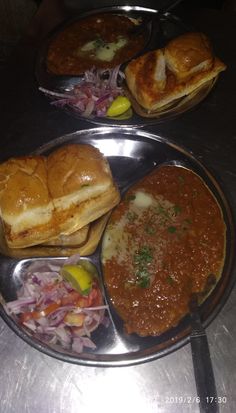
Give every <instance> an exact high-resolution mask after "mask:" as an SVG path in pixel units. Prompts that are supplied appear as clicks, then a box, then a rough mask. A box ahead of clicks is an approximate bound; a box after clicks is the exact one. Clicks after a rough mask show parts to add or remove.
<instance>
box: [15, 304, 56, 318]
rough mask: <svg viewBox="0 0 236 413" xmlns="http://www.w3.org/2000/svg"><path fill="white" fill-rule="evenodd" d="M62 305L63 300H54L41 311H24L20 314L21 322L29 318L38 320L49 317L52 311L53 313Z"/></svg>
mask: <svg viewBox="0 0 236 413" xmlns="http://www.w3.org/2000/svg"><path fill="white" fill-rule="evenodd" d="M60 306H61V302H60V301H59V302H54V303H51V304H49V305H48V306H47V307H46V308H44V309H43V310H40V311H37V310H36V311H28V312H26V313H22V314H21V315H20V321H21V323H25V322H26V321H29V320H32V319H33V320H37V319H38V318H41V317H47V316H48V315H49V314H50V313H53V312H54V311H56V310H57V309H58V308H59V307H60Z"/></svg>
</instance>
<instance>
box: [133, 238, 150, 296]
mask: <svg viewBox="0 0 236 413" xmlns="http://www.w3.org/2000/svg"><path fill="white" fill-rule="evenodd" d="M152 260H153V255H152V251H151V248H150V247H148V246H144V247H142V248H140V249H139V251H138V252H137V253H136V254H135V255H134V265H135V267H136V270H135V275H136V278H137V281H136V284H137V285H138V286H139V287H142V288H148V287H149V286H150V272H149V270H148V264H150V262H151V261H152Z"/></svg>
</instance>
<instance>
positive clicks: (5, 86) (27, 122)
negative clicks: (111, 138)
mask: <svg viewBox="0 0 236 413" xmlns="http://www.w3.org/2000/svg"><path fill="white" fill-rule="evenodd" d="M184 18H185V19H189V20H190V21H191V22H192V23H193V24H194V25H195V27H196V28H198V29H199V30H203V31H205V33H207V34H208V35H209V36H210V37H211V39H212V41H213V44H214V45H215V49H216V53H217V54H218V55H219V56H220V57H221V58H222V60H223V61H224V62H225V63H226V64H227V66H228V68H227V70H226V72H224V73H223V74H222V75H221V76H220V79H219V81H218V83H217V85H216V87H215V88H214V90H213V91H212V92H211V94H210V96H208V98H207V99H206V100H205V101H204V102H202V103H201V104H200V105H199V106H198V107H196V108H195V109H194V110H192V111H191V112H188V113H186V114H184V115H182V116H180V117H179V118H177V119H175V120H171V121H168V122H164V123H161V124H158V125H155V126H150V127H149V128H148V130H149V131H150V132H153V133H156V134H158V135H161V136H162V137H167V138H169V139H171V140H173V141H174V142H176V143H178V144H180V145H183V146H184V147H185V148H187V149H188V150H189V151H191V152H192V153H193V154H194V155H195V156H196V157H197V158H198V159H199V160H201V161H202V162H203V163H204V164H205V165H206V166H207V167H208V169H209V170H210V171H211V172H212V173H213V174H214V175H215V177H216V178H217V179H218V181H219V183H220V184H221V185H222V186H223V188H224V191H225V194H226V196H227V198H228V199H229V202H230V204H231V207H232V211H233V214H234V219H235V214H236V162H235V154H236V129H235V119H236V109H235V101H234V96H235V92H236V75H235V73H236V49H235V45H234V39H235V38H236V25H235V16H232V15H228V14H224V13H219V12H217V11H207V10H205V11H204V12H203V11H196V12H194V13H190V12H188V14H187V15H186V16H184ZM35 49H36V47H35V45H33V44H32V43H31V42H30V41H25V42H22V44H20V45H19V46H18V47H17V48H16V50H15V52H14V54H13V56H12V58H11V59H10V61H9V63H8V65H7V67H6V69H4V70H2V73H1V74H2V76H1V89H0V90H1V129H0V130H1V141H0V142H1V146H0V160H5V159H7V158H8V157H10V156H11V155H16V154H18V155H20V154H25V153H29V152H30V151H31V150H34V149H35V148H37V147H38V146H39V145H41V144H43V143H46V142H48V141H50V140H52V139H54V138H56V137H58V136H61V135H63V134H66V133H70V132H73V131H76V130H78V129H85V128H91V127H93V126H94V125H92V124H90V123H88V122H82V121H78V120H77V119H74V118H73V117H70V116H69V115H68V114H66V113H63V112H61V111H60V110H59V109H57V108H55V107H51V106H50V105H49V104H48V101H47V100H46V99H45V97H44V96H42V95H41V94H40V93H39V92H38V90H37V85H36V81H35V79H34V57H35ZM234 271H236V268H235V267H234ZM235 317H236V287H234V289H233V291H232V293H231V295H230V297H229V299H228V301H227V303H226V304H225V306H224V307H223V309H222V310H221V312H220V314H219V315H218V316H217V317H216V319H215V320H214V321H213V322H212V323H211V325H210V326H209V327H208V328H207V336H208V339H209V345H210V351H211V356H212V361H213V367H214V373H215V379H216V385H217V391H218V396H219V397H220V398H221V399H219V407H220V412H230V413H232V412H233V411H235V409H236V394H235V382H236V362H235V339H236V323H235ZM0 363H1V369H0V411H1V412H4V413H15V412H16V413H18V412H19V413H28V412H30V413H31V412H42V413H62V412H63V413H74V412H78V411H82V412H83V413H86V412H91V411H96V412H107V411H109V410H112V412H114V413H116V412H121V411H135V412H137V413H138V412H144V411H145V412H146V413H151V412H157V411H158V412H163V413H166V412H170V413H175V412H177V413H178V412H198V411H199V406H198V403H197V401H196V386H195V381H194V374H193V367H192V358H191V350H190V345H189V344H188V345H186V346H185V347H182V348H181V349H179V350H178V351H176V352H174V353H172V354H170V355H168V356H166V357H164V358H161V359H157V360H156V361H153V362H150V363H146V364H141V365H136V366H132V367H120V368H101V367H99V368H98V367H97V368H95V367H84V366H78V365H71V364H68V363H65V362H62V361H58V360H56V359H53V358H50V357H49V356H47V355H44V354H42V353H40V352H38V351H37V350H35V349H33V348H31V347H30V346H29V345H28V344H26V343H25V342H24V341H22V340H21V339H20V338H19V337H18V336H16V335H15V333H13V332H12V331H11V330H10V329H9V327H8V326H7V325H6V324H5V322H4V321H3V320H0Z"/></svg>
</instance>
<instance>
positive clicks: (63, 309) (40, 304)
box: [5, 254, 108, 353]
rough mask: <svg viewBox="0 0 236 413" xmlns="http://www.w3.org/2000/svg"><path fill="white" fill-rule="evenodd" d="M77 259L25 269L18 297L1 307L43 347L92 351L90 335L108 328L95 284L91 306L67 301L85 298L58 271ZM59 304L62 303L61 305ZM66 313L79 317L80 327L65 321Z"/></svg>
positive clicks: (89, 300) (91, 294)
mask: <svg viewBox="0 0 236 413" xmlns="http://www.w3.org/2000/svg"><path fill="white" fill-rule="evenodd" d="M79 258H80V256H79V255H78V254H76V255H74V256H72V257H69V258H68V259H66V260H65V261H64V262H63V263H62V261H58V262H56V263H55V264H52V263H49V262H47V261H46V260H39V261H37V262H34V263H33V264H31V265H30V266H29V267H28V269H27V272H26V274H25V279H24V280H23V281H22V287H21V288H20V289H19V291H18V298H17V299H16V300H14V301H11V302H8V303H6V304H5V310H6V312H7V313H8V314H9V315H11V316H13V317H14V318H15V319H16V320H18V321H19V322H20V323H22V324H23V325H24V327H26V328H27V329H28V330H29V332H30V334H31V335H32V334H33V335H35V337H37V338H39V339H40V340H42V341H44V342H46V343H47V344H51V345H52V344H60V345H61V346H62V347H63V348H64V349H68V350H72V351H74V352H77V353H79V352H82V351H83V350H84V348H89V349H91V350H93V349H95V348H96V344H95V343H94V342H93V341H92V340H91V333H92V332H93V331H94V330H96V329H97V328H98V327H99V326H100V325H103V326H106V327H107V326H108V321H107V320H108V317H107V316H105V310H106V308H107V306H106V305H104V304H103V303H102V302H101V303H100V301H102V299H100V297H101V292H100V291H99V290H98V283H97V281H94V283H93V286H92V290H91V291H90V293H89V295H88V296H87V301H88V303H92V304H91V305H90V304H89V305H87V306H84V304H83V305H82V306H79V301H78V303H75V302H73V301H72V302H70V297H74V296H75V297H77V296H78V300H79V299H80V297H81V299H82V300H85V302H86V297H85V296H80V294H79V293H78V292H76V294H77V295H76V294H75V290H74V289H73V287H72V286H71V285H70V284H69V283H68V282H67V281H64V279H63V278H62V276H61V274H60V270H61V267H62V265H63V264H72V265H73V264H76V263H78V261H79ZM97 297H99V305H98V301H97ZM65 299H66V300H65ZM93 300H94V301H93ZM67 301H68V303H67ZM61 302H66V304H64V305H62V304H61ZM83 302H84V301H83ZM93 302H94V304H93ZM67 314H72V315H73V317H75V319H76V317H77V315H78V317H79V315H80V314H83V317H82V324H81V322H80V323H79V324H78V325H76V323H75V322H74V318H73V319H72V323H70V322H66V321H65V317H66V315H67ZM76 320H77V319H76ZM80 320H81V317H80Z"/></svg>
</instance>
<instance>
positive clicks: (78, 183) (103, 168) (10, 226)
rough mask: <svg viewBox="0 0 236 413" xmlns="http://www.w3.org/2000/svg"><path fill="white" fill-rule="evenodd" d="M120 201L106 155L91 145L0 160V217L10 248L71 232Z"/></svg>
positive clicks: (75, 145) (104, 212) (43, 240)
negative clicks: (45, 154)
mask: <svg viewBox="0 0 236 413" xmlns="http://www.w3.org/2000/svg"><path fill="white" fill-rule="evenodd" d="M119 200H120V194H119V191H118V189H117V187H116V185H115V183H114V181H113V178H112V174H111V171H110V167H109V164H108V162H107V160H106V159H105V157H104V156H103V155H102V154H101V152H100V151H99V150H98V149H96V148H95V147H93V146H91V145H85V144H84V145H83V144H72V145H66V146H63V147H60V148H59V149H57V150H55V151H54V152H52V153H51V154H50V155H49V156H48V157H45V156H30V157H27V156H26V157H22V158H11V159H9V160H8V161H6V162H4V163H3V164H1V165H0V209H1V218H2V222H3V226H4V232H5V237H6V242H7V245H8V247H10V248H25V247H29V246H33V245H38V244H43V243H47V242H50V241H51V240H53V239H56V238H58V237H59V238H60V237H63V236H68V235H70V234H72V233H75V232H76V231H78V230H79V229H81V228H83V227H84V226H86V225H88V224H89V223H90V222H92V221H94V220H96V219H98V218H99V217H101V216H102V215H104V214H106V213H107V212H108V211H109V210H110V209H112V208H113V207H114V206H115V205H116V204H117V203H118V202H119Z"/></svg>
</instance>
